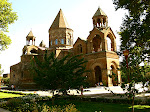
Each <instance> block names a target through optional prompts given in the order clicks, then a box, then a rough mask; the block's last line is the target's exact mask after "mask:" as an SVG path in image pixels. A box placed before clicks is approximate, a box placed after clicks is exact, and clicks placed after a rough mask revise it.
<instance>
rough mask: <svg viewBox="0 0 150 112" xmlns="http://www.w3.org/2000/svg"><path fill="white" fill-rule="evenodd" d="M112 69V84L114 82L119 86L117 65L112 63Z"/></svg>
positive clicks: (114, 84)
mask: <svg viewBox="0 0 150 112" xmlns="http://www.w3.org/2000/svg"><path fill="white" fill-rule="evenodd" d="M110 69H111V75H112V84H113V86H117V85H118V74H117V70H116V69H115V67H114V66H113V65H111V67H110Z"/></svg>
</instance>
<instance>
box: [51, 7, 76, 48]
mask: <svg viewBox="0 0 150 112" xmlns="http://www.w3.org/2000/svg"><path fill="white" fill-rule="evenodd" d="M60 47H61V48H72V47H73V30H72V29H71V28H70V27H69V25H68V23H67V20H66V18H65V16H64V14H63V12H62V10H61V9H60V10H59V12H58V14H57V16H56V18H55V20H54V21H53V23H52V25H51V27H50V29H49V48H60Z"/></svg>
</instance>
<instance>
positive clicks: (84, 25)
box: [0, 0, 127, 73]
mask: <svg viewBox="0 0 150 112" xmlns="http://www.w3.org/2000/svg"><path fill="white" fill-rule="evenodd" d="M9 2H11V3H12V8H13V9H14V11H15V12H17V15H18V20H17V21H16V22H15V23H14V24H12V25H9V33H8V35H9V36H10V38H11V39H12V44H11V45H10V46H9V49H7V50H5V51H3V52H1V54H0V63H1V64H2V68H3V69H4V73H9V72H10V66H12V65H14V64H17V63H18V62H20V59H21V58H20V56H21V55H22V48H23V47H24V45H26V36H27V34H28V33H29V31H30V30H31V29H32V32H33V35H34V36H35V37H36V45H39V44H40V42H41V41H42V40H44V42H45V43H46V46H48V38H49V37H48V29H49V27H50V26H51V24H52V22H53V20H54V19H55V17H56V15H57V13H58V11H59V10H60V8H61V9H62V11H63V13H64V15H65V17H66V19H67V22H68V23H69V25H70V27H71V28H72V29H73V30H74V42H75V41H76V39H77V37H81V38H84V39H86V38H87V36H88V35H89V31H91V30H92V28H93V25H92V17H93V15H94V13H95V12H96V10H97V9H98V7H100V8H101V9H102V10H103V11H104V12H105V13H106V15H107V16H108V25H109V26H110V27H111V28H112V30H113V31H114V33H115V35H116V37H117V48H119V44H120V41H119V35H118V34H117V31H119V27H120V25H121V23H122V18H123V17H124V13H125V12H126V11H124V10H118V11H115V8H114V5H113V3H112V0H9ZM126 13H127V12H126ZM118 50H119V49H118Z"/></svg>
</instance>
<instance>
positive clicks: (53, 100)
mask: <svg viewBox="0 0 150 112" xmlns="http://www.w3.org/2000/svg"><path fill="white" fill-rule="evenodd" d="M54 102H55V96H54V91H53V96H52V105H54V104H55V103H54Z"/></svg>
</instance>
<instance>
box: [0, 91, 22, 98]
mask: <svg viewBox="0 0 150 112" xmlns="http://www.w3.org/2000/svg"><path fill="white" fill-rule="evenodd" d="M20 96H22V95H19V94H11V93H3V92H0V98H12V97H20Z"/></svg>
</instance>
